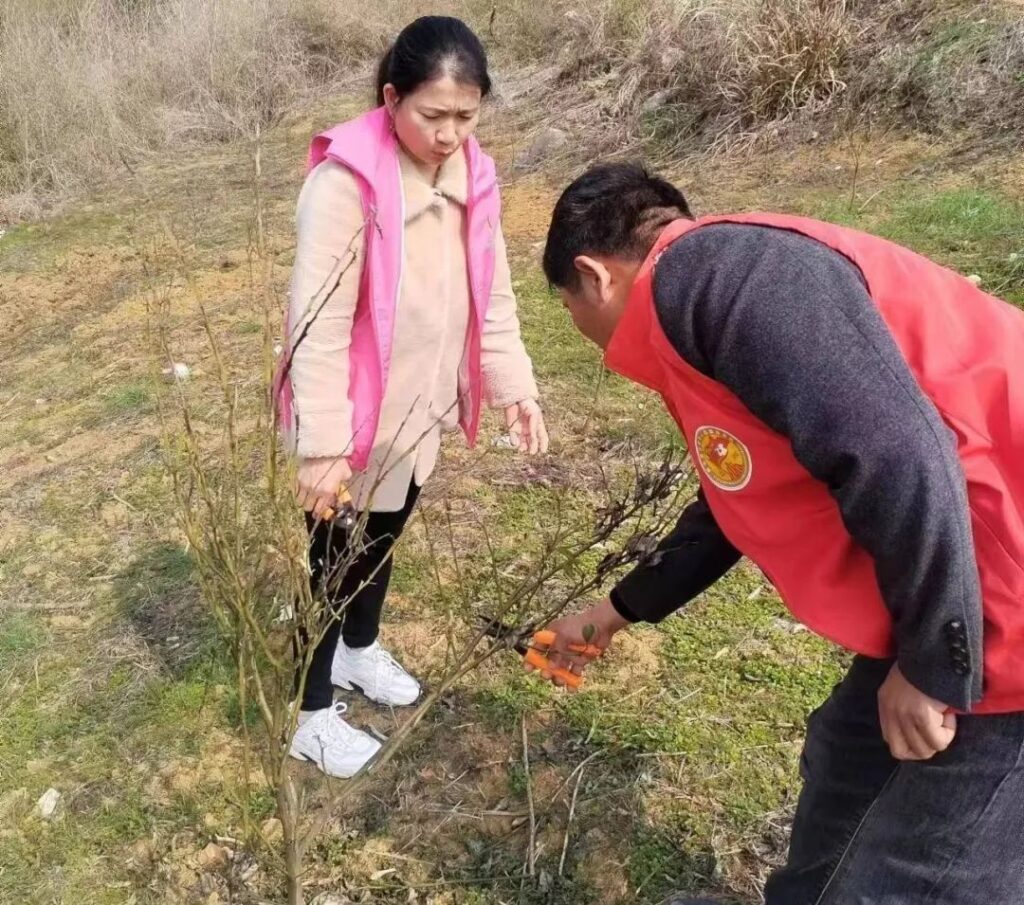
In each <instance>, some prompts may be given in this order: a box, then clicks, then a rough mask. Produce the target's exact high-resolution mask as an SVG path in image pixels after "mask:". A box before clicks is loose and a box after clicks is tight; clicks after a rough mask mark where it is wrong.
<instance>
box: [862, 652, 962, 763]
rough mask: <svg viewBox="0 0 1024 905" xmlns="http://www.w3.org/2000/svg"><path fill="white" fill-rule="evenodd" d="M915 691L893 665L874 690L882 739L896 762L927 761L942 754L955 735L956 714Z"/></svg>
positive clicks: (933, 699)
mask: <svg viewBox="0 0 1024 905" xmlns="http://www.w3.org/2000/svg"><path fill="white" fill-rule="evenodd" d="M948 711H949V708H948V707H947V706H946V705H945V704H943V703H942V702H941V701H936V700H935V698H930V697H928V695H926V694H925V693H924V692H923V691H919V690H918V689H917V688H915V687H914V686H913V685H911V684H910V682H908V681H907V679H906V677H905V676H904V675H903V673H902V672H900V668H899V666H898V665H897V664H894V665H893V667H892V669H891V670H890V671H889V676H888V678H886V680H885V682H883V683H882V687H881V688H880V689H878V715H879V717H880V718H881V721H882V737H883V738H884V739H885V741H886V743H887V744H888V745H889V750H890V751H891V752H892V756H893V757H895V758H896V759H897V760H928V759H929V758H932V757H934V756H935V755H936V754H938V753H939V752H940V751H945V750H946V749H947V748H948V747H949V746H950V744H951V743H952V741H953V738H954V736H955V735H956V715H955V714H953V713H950V712H948Z"/></svg>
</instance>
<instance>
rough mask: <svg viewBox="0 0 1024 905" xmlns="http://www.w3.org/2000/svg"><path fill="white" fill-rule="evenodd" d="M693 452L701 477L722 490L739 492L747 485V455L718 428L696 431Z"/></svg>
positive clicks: (748, 475) (748, 476) (733, 438)
mask: <svg viewBox="0 0 1024 905" xmlns="http://www.w3.org/2000/svg"><path fill="white" fill-rule="evenodd" d="M693 448H694V453H695V454H696V457H697V460H698V461H699V462H700V467H701V468H702V469H703V470H704V474H706V475H707V476H708V479H709V480H710V481H711V483H712V484H714V485H715V486H716V487H720V488H721V489H722V490H742V489H743V488H744V487H746V486H747V484H749V483H750V472H751V462H750V451H749V450H748V449H747V447H746V446H744V445H743V443H742V442H740V440H739V439H738V438H737V437H735V436H733V435H732V434H730V433H729V432H728V431H727V430H723V429H722V428H720V427H699V428H697V433H696V434H694V437H693Z"/></svg>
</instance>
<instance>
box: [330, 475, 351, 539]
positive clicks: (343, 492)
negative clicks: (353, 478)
mask: <svg viewBox="0 0 1024 905" xmlns="http://www.w3.org/2000/svg"><path fill="white" fill-rule="evenodd" d="M336 496H337V502H336V503H335V504H334V508H332V507H330V506H328V507H327V508H326V509H325V510H324V521H325V522H330V521H333V522H335V523H337V524H338V525H339V526H341V527H342V528H344V529H345V530H346V531H351V530H352V529H353V528H354V527H355V524H356V507H355V505H354V504H353V502H352V494H351V493H349V492H348V487H346V486H345V485H344V484H342V485H341V486H340V487H339V488H338V493H337V494H336Z"/></svg>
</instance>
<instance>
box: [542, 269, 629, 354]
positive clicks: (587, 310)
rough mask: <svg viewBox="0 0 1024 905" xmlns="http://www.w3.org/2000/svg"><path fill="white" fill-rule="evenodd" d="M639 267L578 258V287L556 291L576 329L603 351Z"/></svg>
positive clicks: (620, 315) (623, 306)
mask: <svg viewBox="0 0 1024 905" xmlns="http://www.w3.org/2000/svg"><path fill="white" fill-rule="evenodd" d="M638 266H639V265H638V264H634V263H629V262H624V261H618V260H615V259H604V258H591V257H584V256H581V257H579V258H577V259H576V272H577V273H578V274H579V282H578V285H577V286H575V287H573V288H563V289H560V290H559V294H560V295H561V296H562V304H563V305H565V308H566V310H567V311H568V312H569V316H570V317H571V318H572V322H573V323H574V324H575V325H576V329H577V330H579V331H580V333H582V334H583V335H584V336H585V337H586V338H587V339H589V340H590V341H591V342H593V343H595V344H596V345H598V346H600V347H601V348H602V349H606V348H607V347H608V343H609V342H610V341H611V338H612V334H613V333H614V332H615V328H616V327H617V326H618V325H619V321H620V320H621V319H622V314H623V312H624V311H625V310H626V302H627V301H628V300H629V293H630V290H631V289H632V288H633V280H634V279H635V277H636V271H637V269H638Z"/></svg>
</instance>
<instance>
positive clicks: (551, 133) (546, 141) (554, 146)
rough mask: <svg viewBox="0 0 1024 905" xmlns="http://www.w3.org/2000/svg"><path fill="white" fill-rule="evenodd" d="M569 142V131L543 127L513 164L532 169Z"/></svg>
mask: <svg viewBox="0 0 1024 905" xmlns="http://www.w3.org/2000/svg"><path fill="white" fill-rule="evenodd" d="M567 144H569V133H568V132H565V131H564V130H562V129H556V128H554V127H552V128H548V129H544V130H543V131H542V132H541V133H540V134H539V135H537V137H536V138H535V139H534V140H533V142H532V143H531V145H530V147H528V148H527V149H526V150H525V151H524V152H523V153H522V154H520V155H519V156H518V157H517V158H516V161H515V166H517V167H521V168H523V169H532V168H533V167H536V166H538V165H539V164H541V163H543V162H544V161H545V160H547V159H548V158H549V157H551V156H552V155H553V154H557V153H558V152H559V151H561V150H562V149H563V148H564V147H565V146H566V145H567Z"/></svg>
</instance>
